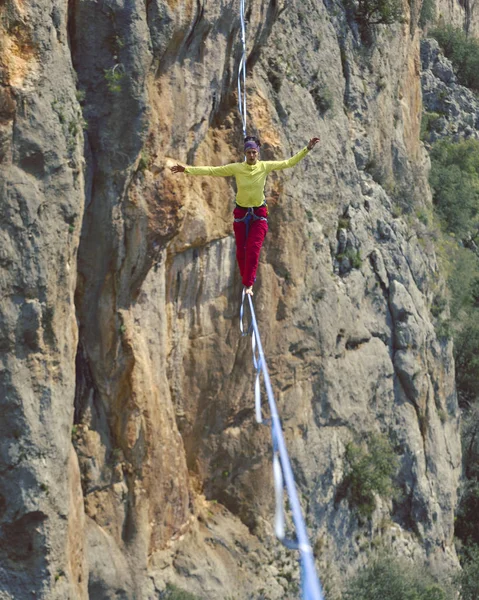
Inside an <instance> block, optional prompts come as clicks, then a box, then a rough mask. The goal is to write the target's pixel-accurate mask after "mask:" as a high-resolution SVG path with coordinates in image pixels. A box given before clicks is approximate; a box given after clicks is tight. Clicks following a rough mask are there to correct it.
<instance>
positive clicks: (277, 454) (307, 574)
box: [240, 289, 324, 600]
mask: <svg viewBox="0 0 479 600" xmlns="http://www.w3.org/2000/svg"><path fill="white" fill-rule="evenodd" d="M245 297H246V294H245V291H244V289H243V296H242V299H241V308H240V330H241V333H242V335H248V333H251V337H252V348H253V364H254V368H255V371H256V381H255V415H256V421H257V423H263V424H271V438H272V442H273V476H274V487H275V505H276V511H275V534H276V537H277V538H278V539H279V540H280V541H281V542H282V543H283V544H284V545H285V546H286V547H287V548H290V549H291V550H298V551H299V554H300V564H301V582H302V596H303V600H324V596H323V592H322V589H321V583H320V581H319V578H318V575H317V573H316V567H315V564H314V556H313V551H312V548H311V544H310V543H309V538H308V533H307V531H306V525H305V522H304V519H303V514H302V511H301V505H300V503H299V498H298V494H297V491H296V484H295V481H294V475H293V470H292V468H291V462H290V460H289V455H288V451H287V449H286V444H285V441H284V437H283V429H282V427H281V420H280V418H279V414H278V409H277V407H276V401H275V399H274V394H273V388H272V386H271V381H270V378H269V373H268V367H267V365H266V359H265V356H264V352H263V346H262V344H261V338H260V335H259V330H258V323H257V321H256V315H255V312H254V307H253V300H252V298H251V296H249V295H248V302H249V308H250V313H251V325H250V327H249V328H248V329H246V328H245V326H244V324H243V318H244V301H245ZM261 373H262V374H263V380H264V384H265V388H266V395H267V397H268V403H269V408H270V413H271V418H270V419H268V421H266V420H264V419H263V416H262V411H261V393H260V375H261ZM284 487H286V491H287V494H288V498H289V505H290V507H291V513H292V517H293V522H294V525H295V530H296V536H297V539H296V540H289V539H287V538H286V537H285V516H284V498H283V492H284Z"/></svg>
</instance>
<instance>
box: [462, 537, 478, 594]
mask: <svg viewBox="0 0 479 600" xmlns="http://www.w3.org/2000/svg"><path fill="white" fill-rule="evenodd" d="M458 582H459V585H460V588H461V600H477V598H479V549H478V548H477V547H474V548H472V549H471V550H470V551H469V552H468V554H467V557H466V558H465V560H464V562H463V565H462V573H461V574H460V576H459V578H458Z"/></svg>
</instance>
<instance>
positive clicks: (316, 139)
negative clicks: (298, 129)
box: [308, 137, 319, 150]
mask: <svg viewBox="0 0 479 600" xmlns="http://www.w3.org/2000/svg"><path fill="white" fill-rule="evenodd" d="M318 142H319V137H314V138H311V139H310V140H309V142H308V150H312V149H313V148H314V147H315V146H316V144H317V143H318Z"/></svg>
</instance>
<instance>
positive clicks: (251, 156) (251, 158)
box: [245, 148, 258, 165]
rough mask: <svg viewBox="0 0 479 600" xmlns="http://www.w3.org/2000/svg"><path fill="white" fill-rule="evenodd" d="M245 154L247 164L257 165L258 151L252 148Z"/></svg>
mask: <svg viewBox="0 0 479 600" xmlns="http://www.w3.org/2000/svg"><path fill="white" fill-rule="evenodd" d="M245 154H246V162H247V163H248V164H249V165H254V164H256V161H257V160H258V151H257V150H254V149H253V148H250V149H248V150H246V152H245Z"/></svg>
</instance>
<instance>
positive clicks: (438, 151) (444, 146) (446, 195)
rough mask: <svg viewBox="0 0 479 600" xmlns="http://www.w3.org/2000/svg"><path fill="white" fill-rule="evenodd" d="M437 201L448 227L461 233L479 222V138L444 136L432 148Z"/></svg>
mask: <svg viewBox="0 0 479 600" xmlns="http://www.w3.org/2000/svg"><path fill="white" fill-rule="evenodd" d="M431 163H432V166H431V177H430V183H431V187H432V189H433V197H434V204H435V206H436V208H437V211H438V213H439V215H440V217H441V218H442V220H443V221H444V224H445V227H446V230H447V231H448V232H450V233H454V234H455V235H458V236H461V237H462V236H465V235H467V234H468V233H470V232H471V231H474V234H475V235H477V227H478V224H479V221H478V213H479V141H478V140H464V141H461V142H457V143H451V142H449V141H447V140H441V141H439V142H437V143H436V144H434V146H433V147H432V149H431Z"/></svg>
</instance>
